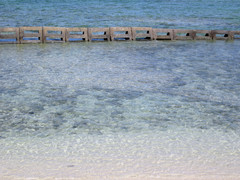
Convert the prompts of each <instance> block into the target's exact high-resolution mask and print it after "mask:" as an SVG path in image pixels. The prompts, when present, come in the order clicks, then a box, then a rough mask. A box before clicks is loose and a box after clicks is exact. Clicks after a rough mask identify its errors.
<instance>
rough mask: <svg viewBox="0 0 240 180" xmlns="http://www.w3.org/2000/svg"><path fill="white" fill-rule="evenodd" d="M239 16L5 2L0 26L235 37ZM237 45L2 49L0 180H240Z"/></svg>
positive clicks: (149, 5) (166, 5) (158, 4)
mask: <svg viewBox="0 0 240 180" xmlns="http://www.w3.org/2000/svg"><path fill="white" fill-rule="evenodd" d="M239 8H240V4H239V1H231V3H227V1H220V0H213V1H205V0H202V1H173V0H171V1H131V2H130V1H74V0H71V1H57V2H55V1H51V0H48V1H46V0H45V1H26V0H25V1H17V0H11V1H6V0H3V1H1V2H0V9H1V11H0V26H1V27H2V26H3V27H5V26H9V27H10V26H66V27H68V26H69V27H70V26H72V27H74V26H87V27H103V26H150V27H157V28H188V29H227V30H239V27H240V23H239V22H240V21H239V17H240V13H239V12H240V9H239ZM239 47H240V41H239V40H234V41H230V42H225V41H168V42H167V41H144V42H103V43H64V44H29V45H28V44H24V45H23V44H22V45H21V44H19V45H11V44H5V45H0V154H1V156H0V177H1V178H0V179H13V178H19V177H20V178H30V177H40V178H45V177H56V178H66V177H69V178H70V177H82V178H84V177H85V178H86V179H114V178H116V177H118V178H120V179H121V178H123V179H124V178H137V179H151V178H160V177H165V175H170V176H172V175H173V176H174V177H178V175H184V176H185V175H186V176H188V175H193V177H194V178H196V177H201V175H217V176H219V177H226V179H228V178H229V175H233V176H236V179H238V177H240V174H239V172H240V169H239V167H240V141H239V136H240V130H239V129H240V93H239V92H240V63H239V62H240V58H239V57H240V51H239ZM26 172H27V173H26ZM203 179H208V178H207V177H205V178H203ZM229 179H230V178H229Z"/></svg>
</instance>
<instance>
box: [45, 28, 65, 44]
mask: <svg viewBox="0 0 240 180" xmlns="http://www.w3.org/2000/svg"><path fill="white" fill-rule="evenodd" d="M65 41H66V28H64V27H43V42H44V43H57V42H60V43H63V42H65Z"/></svg>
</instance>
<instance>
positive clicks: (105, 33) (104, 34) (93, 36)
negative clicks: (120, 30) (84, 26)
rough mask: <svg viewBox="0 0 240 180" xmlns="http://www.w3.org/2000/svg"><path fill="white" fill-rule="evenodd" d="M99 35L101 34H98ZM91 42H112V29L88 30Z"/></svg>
mask: <svg viewBox="0 0 240 180" xmlns="http://www.w3.org/2000/svg"><path fill="white" fill-rule="evenodd" d="M98 33H99V34H98ZM88 38H89V41H93V40H96V41H99V40H103V41H110V29H109V28H88Z"/></svg>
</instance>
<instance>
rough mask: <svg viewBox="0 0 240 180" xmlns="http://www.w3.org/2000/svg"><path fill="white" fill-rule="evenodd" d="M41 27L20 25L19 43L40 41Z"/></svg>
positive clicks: (41, 38)
mask: <svg viewBox="0 0 240 180" xmlns="http://www.w3.org/2000/svg"><path fill="white" fill-rule="evenodd" d="M42 31H43V28H42V27H20V43H22V44H23V43H42V42H43V37H42V34H43V32H42Z"/></svg>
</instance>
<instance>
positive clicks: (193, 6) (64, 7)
mask: <svg viewBox="0 0 240 180" xmlns="http://www.w3.org/2000/svg"><path fill="white" fill-rule="evenodd" d="M0 9H1V11H0V27H1V26H2V27H6V26H8V27H10V26H63V27H64V26H66V27H82V26H84V27H109V26H110V27H111V26H149V27H156V28H181V29H182V28H186V29H221V30H239V29H240V13H239V12H240V2H239V1H238V0H231V1H227V0H211V1H208V0H191V1H188V0H181V1H177V0H152V1H149V0H132V1H129V0H123V1H121V0H90V1H87V0H85V1H84V0H35V1H34V0H1V2H0Z"/></svg>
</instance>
